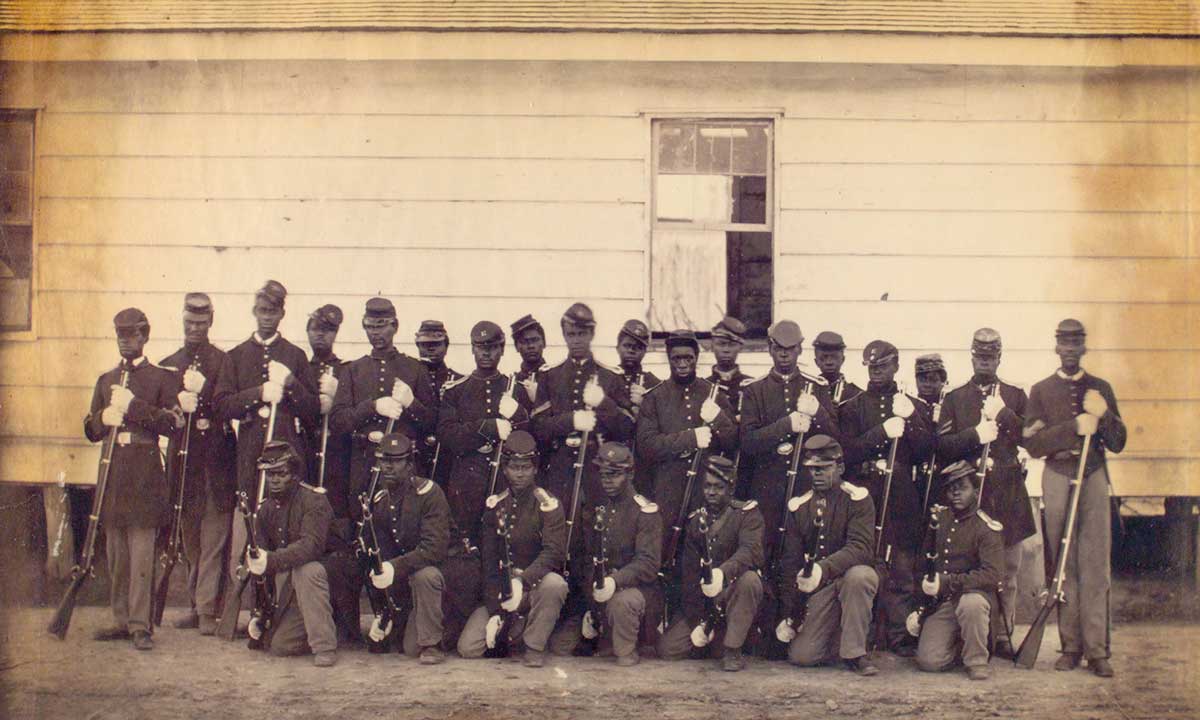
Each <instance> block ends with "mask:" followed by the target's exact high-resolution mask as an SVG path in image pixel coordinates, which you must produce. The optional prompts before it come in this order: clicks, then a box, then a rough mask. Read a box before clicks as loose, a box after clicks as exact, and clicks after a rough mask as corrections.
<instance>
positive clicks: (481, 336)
mask: <svg viewBox="0 0 1200 720" xmlns="http://www.w3.org/2000/svg"><path fill="white" fill-rule="evenodd" d="M471 352H472V354H473V355H474V356H475V370H474V371H473V372H472V373H471V374H470V375H468V376H466V377H465V378H462V379H461V380H452V381H450V382H449V383H447V384H446V387H445V389H444V390H443V394H442V409H441V412H440V413H439V415H438V431H437V438H438V442H440V443H441V446H442V455H443V458H444V459H443V462H445V463H446V464H447V466H449V467H452V468H453V469H452V470H451V471H450V476H449V481H448V482H447V484H446V499H447V500H448V501H449V502H450V515H451V517H452V518H453V519H454V524H455V527H456V528H457V529H458V530H459V531H460V532H461V533H462V534H463V536H464V537H466V538H468V539H469V541H470V543H471V545H476V544H477V543H478V541H479V523H480V516H481V514H482V513H483V502H484V499H485V498H487V496H488V493H489V485H490V483H491V479H492V477H495V476H496V475H494V473H498V470H499V469H498V468H495V467H493V463H494V462H496V460H495V459H494V457H493V456H494V455H495V454H496V447H497V445H498V444H501V443H504V442H505V441H506V440H508V437H509V434H510V433H511V432H512V431H513V429H514V428H520V427H523V426H524V425H525V424H526V423H527V422H528V420H529V414H528V411H527V410H526V408H525V407H523V406H522V405H521V404H520V403H519V402H517V400H516V398H515V397H514V395H515V392H516V389H515V387H513V385H512V383H511V381H510V379H509V377H508V376H506V375H503V374H501V373H500V372H499V370H498V369H497V368H498V367H499V364H500V358H501V357H502V356H503V355H504V332H503V331H502V330H501V329H500V326H499V325H497V324H495V323H493V322H488V321H486V320H484V321H482V322H479V323H476V324H475V327H473V328H471Z"/></svg>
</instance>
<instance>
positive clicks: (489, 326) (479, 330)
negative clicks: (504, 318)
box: [471, 320, 504, 345]
mask: <svg viewBox="0 0 1200 720" xmlns="http://www.w3.org/2000/svg"><path fill="white" fill-rule="evenodd" d="M502 342H504V331H503V330H501V329H500V326H499V325H497V324H496V323H494V322H492V321H490V320H480V321H479V322H477V323H475V327H473V328H471V344H472V345H497V344H499V343H502Z"/></svg>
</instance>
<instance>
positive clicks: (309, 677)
mask: <svg viewBox="0 0 1200 720" xmlns="http://www.w3.org/2000/svg"><path fill="white" fill-rule="evenodd" d="M50 614H51V611H50V610H49V609H44V608H42V609H25V610H16V611H15V612H14V613H13V614H11V615H9V616H8V620H9V623H8V625H7V628H6V630H5V632H4V636H3V638H2V640H3V645H2V649H0V693H2V694H0V717H2V718H8V719H11V720H18V719H21V720H23V719H25V718H87V719H88V720H102V719H103V720H107V719H109V718H143V717H144V718H221V719H225V718H237V717H255V718H266V717H272V716H274V717H289V718H329V717H337V718H339V720H352V719H353V718H380V717H405V718H461V719H468V718H488V719H489V720H502V719H504V718H522V719H523V720H528V719H529V718H531V717H536V718H538V720H543V719H550V718H604V719H605V720H611V718H613V717H614V716H617V717H620V716H628V717H661V718H722V719H728V718H734V717H736V718H738V719H739V720H743V719H748V718H772V719H773V718H793V717H795V718H846V717H863V718H874V717H897V718H907V717H916V716H936V717H938V718H945V719H950V718H987V717H999V718H1009V717H1044V718H1054V719H1055V720H1074V719H1076V718H1078V719H1085V718H1089V719H1090V718H1126V719H1127V718H1196V717H1200V651H1198V650H1197V647H1198V643H1200V626H1195V625H1185V624H1171V623H1137V624H1128V625H1121V626H1119V627H1118V628H1117V629H1116V631H1115V632H1114V648H1115V658H1114V662H1113V664H1114V666H1115V668H1116V672H1117V677H1116V678H1115V679H1113V680H1101V679H1099V678H1096V677H1094V676H1092V675H1091V674H1090V673H1087V672H1085V671H1083V670H1077V671H1075V672H1071V673H1060V672H1055V671H1053V669H1052V668H1051V667H1050V665H1051V664H1052V663H1053V661H1054V659H1055V657H1056V656H1057V655H1056V649H1057V647H1058V640H1057V635H1056V631H1055V629H1054V628H1053V627H1050V628H1047V633H1046V639H1045V643H1044V645H1043V647H1042V653H1041V657H1040V659H1039V662H1038V666H1037V668H1036V669H1035V670H1034V671H1024V670H1018V669H1016V668H1014V667H1012V666H1011V665H1010V664H1009V663H1001V662H1000V661H994V662H993V663H992V668H993V677H992V680H991V681H990V682H987V683H978V682H970V681H969V680H967V679H966V677H965V675H964V674H962V672H961V671H957V672H950V673H946V674H941V675H930V674H925V673H920V672H918V671H917V670H916V668H915V666H914V665H913V664H912V662H911V661H909V660H902V659H899V658H896V657H893V656H891V655H886V654H884V655H878V656H877V658H876V660H877V662H878V664H879V665H880V668H881V670H882V672H881V674H880V675H879V676H877V677H875V678H858V677H855V676H852V675H850V674H849V673H848V672H846V671H844V670H841V669H835V668H821V669H815V670H800V669H796V668H792V667H789V666H787V665H786V664H783V663H775V662H770V663H769V662H765V661H761V660H751V662H750V666H749V668H747V670H746V671H744V672H741V673H738V674H729V673H722V672H721V671H720V670H719V669H718V668H716V666H715V665H714V664H712V662H711V661H703V662H701V661H684V662H677V663H668V662H663V661H658V660H647V661H643V663H642V664H641V665H639V666H638V667H636V668H632V669H622V668H617V667H616V666H615V665H613V664H612V661H611V660H605V659H585V658H554V659H551V660H550V661H549V662H548V663H547V666H546V667H545V668H543V669H541V670H529V669H527V668H525V667H523V666H521V665H520V664H519V663H517V662H515V661H512V660H474V661H468V660H461V659H458V658H452V659H449V660H448V661H447V662H446V663H445V664H444V665H441V666H437V667H433V668H429V667H423V666H421V665H419V664H417V663H416V662H415V661H412V660H408V659H405V658H403V657H401V656H396V655H392V656H386V657H380V656H373V655H368V654H367V653H366V652H365V651H348V652H347V651H343V652H341V653H340V657H339V662H338V664H337V666H336V667H334V668H331V669H319V668H315V667H313V666H312V663H311V661H310V660H309V659H308V658H270V657H267V656H264V655H262V654H260V653H251V652H250V651H248V650H246V648H245V646H244V644H243V643H242V642H237V643H227V642H222V641H220V640H217V639H215V638H201V637H199V636H198V635H197V634H195V632H194V631H181V630H174V629H172V628H169V627H167V628H163V629H161V630H159V631H158V633H157V634H156V636H155V637H156V640H157V648H156V649H155V650H154V651H153V652H147V653H141V652H137V651H135V650H133V649H132V648H131V647H130V646H129V645H128V644H127V643H97V642H93V641H92V640H91V639H90V636H91V633H92V631H93V630H95V629H96V628H98V627H100V626H101V625H102V624H104V623H105V622H106V621H107V620H108V613H107V611H106V610H104V609H102V608H98V607H85V608H80V609H79V610H78V611H77V613H76V616H75V620H74V622H73V624H72V627H71V632H70V635H69V636H68V638H67V640H66V641H64V642H58V641H57V640H54V639H53V638H50V637H49V636H47V635H46V634H45V632H44V627H45V624H46V622H47V620H48V619H49V616H50ZM1023 632H1024V629H1023V628H1022V629H1021V630H1020V631H1019V635H1018V636H1020V634H1023Z"/></svg>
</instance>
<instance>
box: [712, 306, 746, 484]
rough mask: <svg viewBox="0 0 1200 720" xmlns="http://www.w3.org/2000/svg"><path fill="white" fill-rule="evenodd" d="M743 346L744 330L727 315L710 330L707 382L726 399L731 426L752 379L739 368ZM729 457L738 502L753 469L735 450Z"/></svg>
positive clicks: (740, 323)
mask: <svg viewBox="0 0 1200 720" xmlns="http://www.w3.org/2000/svg"><path fill="white" fill-rule="evenodd" d="M745 344H746V326H745V324H743V323H742V321H741V320H738V319H737V318H735V317H733V316H731V315H726V316H725V317H724V318H722V319H721V322H719V323H717V324H716V325H714V326H713V329H712V342H711V343H709V345H710V347H711V349H712V354H713V357H714V358H716V360H717V362H716V364H715V365H713V366H712V372H711V373H710V374H709V376H708V381H709V382H710V383H714V384H715V385H716V386H717V390H718V392H720V393H721V395H722V397H724V398H725V402H726V403H727V404H728V406H729V407H731V408H733V422H734V423H740V422H741V421H742V417H741V415H742V393H743V391H744V390H745V389H746V386H747V385H749V384H750V383H752V382H754V378H752V377H750V376H749V375H747V374H746V373H744V372H742V369H741V368H740V367H738V354H739V353H741V352H742V347H743V346H744V345H745ZM728 455H729V456H730V457H731V458H733V460H734V465H735V473H736V474H737V487H736V488H735V489H734V495H735V496H736V497H739V498H745V497H749V495H750V479H751V477H752V476H753V475H754V465H753V463H752V462H751V460H750V458H749V457H743V456H742V453H741V452H740V451H739V449H738V448H737V447H735V448H733V450H732V452H729V453H728Z"/></svg>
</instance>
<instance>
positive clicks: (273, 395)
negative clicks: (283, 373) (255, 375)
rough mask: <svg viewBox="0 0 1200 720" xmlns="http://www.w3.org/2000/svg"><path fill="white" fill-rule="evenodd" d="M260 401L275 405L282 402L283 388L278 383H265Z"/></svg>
mask: <svg viewBox="0 0 1200 720" xmlns="http://www.w3.org/2000/svg"><path fill="white" fill-rule="evenodd" d="M262 399H263V402H266V403H277V402H282V401H283V386H282V385H280V384H279V383H273V382H270V381H267V382H265V383H263V385H262Z"/></svg>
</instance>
